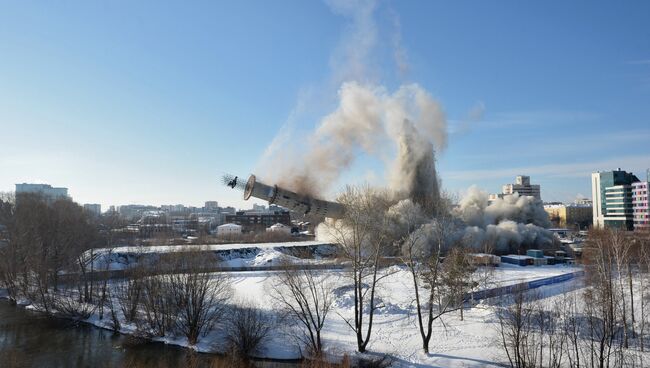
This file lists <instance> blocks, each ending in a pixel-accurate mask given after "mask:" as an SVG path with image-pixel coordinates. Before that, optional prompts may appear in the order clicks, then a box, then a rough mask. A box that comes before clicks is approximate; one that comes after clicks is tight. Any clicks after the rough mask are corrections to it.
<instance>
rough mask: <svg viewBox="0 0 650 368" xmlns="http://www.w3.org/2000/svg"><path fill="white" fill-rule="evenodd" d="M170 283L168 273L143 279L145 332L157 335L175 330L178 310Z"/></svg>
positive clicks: (163, 334) (164, 334)
mask: <svg viewBox="0 0 650 368" xmlns="http://www.w3.org/2000/svg"><path fill="white" fill-rule="evenodd" d="M170 284H171V283H170V280H169V276H168V275H157V276H150V277H145V278H143V279H142V287H143V293H142V309H143V315H144V322H145V326H146V328H145V332H146V331H150V333H151V334H153V335H155V336H166V335H167V334H168V333H170V332H172V331H173V328H174V325H175V322H176V316H177V313H178V312H177V308H176V304H175V301H174V293H173V290H172V288H171V287H170ZM138 322H141V321H138Z"/></svg>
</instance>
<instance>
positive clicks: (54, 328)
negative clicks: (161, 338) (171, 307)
mask: <svg viewBox="0 0 650 368" xmlns="http://www.w3.org/2000/svg"><path fill="white" fill-rule="evenodd" d="M219 359H221V358H219V357H215V356H211V355H207V354H196V353H192V352H190V351H189V350H187V349H183V348H180V347H176V346H171V345H165V344H162V343H156V342H142V341H136V340H135V339H134V338H132V337H129V336H125V335H120V334H115V333H113V332H112V331H108V330H104V329H100V328H97V327H94V326H90V325H86V324H76V323H73V322H71V321H68V320H63V319H55V318H49V317H46V316H44V315H42V314H40V313H36V312H32V311H28V310H25V309H24V308H21V307H15V306H13V305H11V304H9V303H8V302H7V301H5V300H0V367H2V368H13V367H35V368H36V367H38V368H41V367H65V368H68V367H93V368H94V367H187V366H210V365H211V364H209V363H216V362H217V360H219ZM193 363H195V364H193ZM219 366H222V367H225V366H227V365H219Z"/></svg>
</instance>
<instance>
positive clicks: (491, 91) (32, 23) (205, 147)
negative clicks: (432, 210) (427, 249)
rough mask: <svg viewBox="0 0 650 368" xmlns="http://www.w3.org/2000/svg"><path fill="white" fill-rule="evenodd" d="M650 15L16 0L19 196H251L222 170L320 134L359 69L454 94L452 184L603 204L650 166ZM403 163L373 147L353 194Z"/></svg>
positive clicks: (510, 4)
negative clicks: (607, 182)
mask: <svg viewBox="0 0 650 368" xmlns="http://www.w3.org/2000/svg"><path fill="white" fill-rule="evenodd" d="M648 14H650V2H647V1H629V2H625V3H613V2H605V1H574V2H563V1H546V2H539V3H527V2H517V1H503V2H470V1H454V2H425V1H421V2H416V1H412V2H398V1H378V2H376V3H375V2H371V1H358V2H354V1H353V2H350V3H349V2H341V1H325V2H306V1H298V0H295V1H288V0H287V1H277V2H273V3H269V2H263V1H241V2H210V1H205V2H203V1H192V2H183V3H181V2H167V1H163V2H158V1H156V2H154V1H139V2H80V1H79V2H75V1H71V2H45V1H42V2H11V3H3V4H2V5H0V139H1V142H2V144H0V191H13V190H14V185H15V184H17V183H23V182H28V183H31V182H42V183H47V184H51V185H53V186H57V187H67V188H69V194H70V196H72V197H73V198H74V200H75V201H77V202H79V203H100V204H102V208H103V209H104V210H105V209H107V208H108V206H110V205H123V204H152V205H162V204H185V205H188V206H189V205H191V206H197V207H200V206H202V205H203V203H204V202H205V201H210V200H216V201H218V202H219V204H220V205H223V206H228V205H231V206H235V207H251V206H252V203H247V202H244V201H243V200H242V199H241V193H240V192H236V191H233V190H230V188H227V187H224V186H223V185H222V184H221V182H220V176H221V175H222V174H224V173H232V174H235V175H239V176H242V177H247V175H248V174H250V173H254V172H257V171H258V170H260V165H268V163H262V161H261V158H262V157H263V154H264V152H265V151H266V150H267V147H268V146H269V145H270V144H271V143H272V142H283V143H282V144H284V145H291V144H292V143H293V142H292V139H294V140H295V139H299V137H302V136H303V135H304V133H305V132H309V131H311V130H312V129H313V128H314V126H316V125H317V124H318V122H319V120H320V119H321V118H323V117H324V116H325V115H327V114H328V113H330V112H331V111H332V110H334V109H335V108H336V102H337V101H336V98H337V90H338V89H339V87H340V85H341V83H342V82H344V81H350V80H357V81H360V82H363V83H370V84H373V85H380V86H385V87H386V88H387V89H389V90H393V89H395V88H396V87H397V86H399V85H400V84H403V83H417V84H418V85H420V86H422V87H423V88H425V89H426V90H428V91H430V92H431V93H432V95H433V96H434V98H435V99H437V100H438V101H439V103H440V104H441V105H442V107H443V108H444V111H445V114H446V117H447V121H448V126H449V139H448V143H447V148H446V150H444V151H442V150H441V152H439V154H438V156H437V160H438V161H437V164H438V169H439V176H440V178H441V180H442V185H443V188H444V189H446V190H449V191H451V192H455V193H462V192H463V191H464V190H466V189H467V188H468V187H469V186H471V185H474V184H475V185H477V186H479V187H480V188H482V189H484V190H486V191H488V192H499V191H500V189H501V185H503V184H506V183H511V182H513V181H514V178H515V176H516V175H520V174H521V175H529V176H530V177H531V182H532V183H534V184H540V185H541V190H542V193H541V195H542V199H543V200H545V201H564V202H568V201H572V200H573V199H574V198H575V197H576V196H577V195H583V196H586V197H591V192H590V190H591V189H590V173H591V172H594V171H607V170H612V169H616V168H618V167H620V168H621V169H623V170H626V171H631V172H633V173H635V174H636V175H637V176H639V178H640V179H643V178H645V170H646V169H647V168H648V167H650V144H649V143H650V103H649V102H650V22H648V21H647V15H648ZM288 132H290V133H291V135H287V137H291V138H289V139H284V140H283V139H278V137H280V138H281V137H283V134H288ZM295 137H298V138H295ZM384 174H385V173H384V172H383V166H382V165H381V164H380V163H379V162H377V160H376V159H373V158H370V157H361V158H360V159H359V160H358V161H357V162H356V163H355V164H354V165H353V166H352V167H351V168H350V170H348V171H346V172H345V173H343V174H342V176H341V178H340V180H339V183H338V186H337V188H339V189H340V188H342V187H343V185H344V184H345V183H359V182H363V181H368V182H370V183H372V184H376V185H381V184H382V183H383V180H384V176H385V175H384ZM333 194H334V193H327V194H326V195H327V196H330V197H331V196H332V195H333ZM257 203H261V202H257Z"/></svg>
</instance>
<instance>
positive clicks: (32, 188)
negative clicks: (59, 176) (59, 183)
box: [16, 183, 69, 202]
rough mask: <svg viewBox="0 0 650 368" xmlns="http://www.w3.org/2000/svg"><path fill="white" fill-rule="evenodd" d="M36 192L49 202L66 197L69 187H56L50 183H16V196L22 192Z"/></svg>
mask: <svg viewBox="0 0 650 368" xmlns="http://www.w3.org/2000/svg"><path fill="white" fill-rule="evenodd" d="M28 193H34V194H39V195H41V196H43V198H45V200H47V201H49V202H54V201H56V200H58V199H66V198H69V197H68V188H55V187H52V186H51V185H49V184H28V183H22V184H16V196H17V197H18V196H20V195H21V194H28Z"/></svg>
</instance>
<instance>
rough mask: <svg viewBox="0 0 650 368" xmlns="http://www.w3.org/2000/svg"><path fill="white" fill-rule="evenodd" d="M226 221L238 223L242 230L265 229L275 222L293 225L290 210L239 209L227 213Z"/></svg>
mask: <svg viewBox="0 0 650 368" xmlns="http://www.w3.org/2000/svg"><path fill="white" fill-rule="evenodd" d="M225 220H226V223H232V224H238V225H241V226H242V230H243V231H245V232H249V231H260V232H262V231H265V230H266V228H267V227H270V226H272V225H275V224H278V223H280V224H284V225H287V226H290V225H291V216H290V214H289V211H282V210H280V211H273V212H254V211H237V212H236V213H235V214H234V215H226V219H225Z"/></svg>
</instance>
